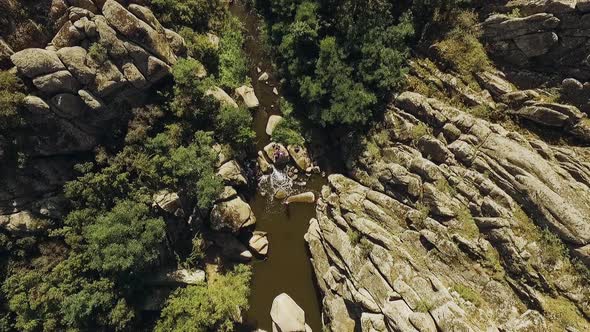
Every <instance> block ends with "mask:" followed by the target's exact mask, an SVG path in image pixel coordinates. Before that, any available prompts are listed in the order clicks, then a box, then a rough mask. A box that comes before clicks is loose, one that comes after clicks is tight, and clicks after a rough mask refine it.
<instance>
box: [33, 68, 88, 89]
mask: <svg viewBox="0 0 590 332" xmlns="http://www.w3.org/2000/svg"><path fill="white" fill-rule="evenodd" d="M33 84H34V85H35V86H36V87H37V89H39V90H40V91H42V92H44V93H47V94H50V95H52V94H56V93H58V92H77V91H78V87H79V83H78V81H77V80H76V79H75V78H74V77H73V76H72V74H71V73H70V72H69V71H67V70H60V71H56V72H55V73H51V74H47V75H43V76H38V77H36V78H35V79H33Z"/></svg>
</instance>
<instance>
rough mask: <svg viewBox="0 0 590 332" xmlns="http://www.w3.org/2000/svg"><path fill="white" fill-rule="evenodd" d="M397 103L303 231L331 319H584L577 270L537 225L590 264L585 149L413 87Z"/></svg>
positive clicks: (420, 322)
mask: <svg viewBox="0 0 590 332" xmlns="http://www.w3.org/2000/svg"><path fill="white" fill-rule="evenodd" d="M396 105H397V106H396V107H394V108H392V109H391V110H390V111H388V113H387V115H386V121H385V123H384V124H383V127H382V128H381V131H380V133H379V134H378V135H380V136H382V140H381V141H380V143H381V146H380V151H381V152H380V154H381V155H380V156H378V157H376V158H373V157H370V158H365V160H364V161H361V165H362V166H360V167H359V168H358V169H356V171H354V172H353V173H352V177H353V178H355V180H356V181H355V180H353V179H349V178H347V177H345V176H343V175H333V176H331V177H330V186H329V187H327V188H324V191H323V193H322V199H321V201H320V203H319V205H318V209H317V220H314V221H312V222H311V225H310V229H309V231H308V234H307V241H308V243H309V246H310V250H311V253H312V256H313V264H314V268H315V270H316V276H317V278H318V282H319V285H320V288H321V289H322V292H323V293H324V302H323V303H324V305H325V314H326V316H327V317H328V319H331V320H332V323H331V327H332V330H334V331H341V330H340V329H339V328H337V326H338V324H339V323H338V322H339V321H342V315H343V312H344V313H345V314H344V316H346V315H350V316H351V317H352V318H353V319H354V320H356V324H357V326H358V325H359V324H360V326H362V328H363V331H365V330H366V331H371V328H373V329H376V330H378V331H380V330H383V331H385V330H394V331H431V330H432V331H436V327H438V329H440V330H443V331H452V330H456V329H459V330H462V328H465V329H470V330H475V331H477V330H487V329H488V328H492V329H496V328H499V329H500V330H509V331H512V330H519V328H522V329H520V330H523V331H524V330H525V329H524V328H525V327H529V328H532V329H529V330H533V331H545V330H553V329H554V328H556V329H557V328H564V327H566V326H573V327H576V328H578V329H579V330H580V331H582V330H585V329H587V328H588V327H589V325H588V322H587V321H586V319H585V318H584V317H586V316H587V315H588V314H589V313H590V312H589V311H588V310H589V309H590V308H589V307H588V299H589V297H588V288H587V286H588V284H587V280H585V279H584V278H582V277H581V276H580V275H579V273H578V270H576V269H575V268H574V267H573V266H572V264H571V263H570V261H569V260H568V259H567V258H566V257H565V256H563V255H562V251H561V249H560V248H559V246H555V247H554V244H555V243H554V239H552V238H551V235H548V234H546V233H544V232H542V231H541V230H540V229H539V228H538V227H537V225H539V226H547V227H548V228H549V229H550V230H551V231H553V232H555V234H557V236H559V238H561V239H562V240H563V241H564V242H565V243H567V244H568V245H569V246H570V247H571V248H572V249H573V252H574V253H575V254H576V255H578V256H579V258H580V259H582V260H583V261H584V262H586V264H588V263H589V261H588V246H587V245H588V243H589V242H588V241H589V239H588V235H589V230H590V228H589V227H590V223H589V220H588V216H589V215H590V214H589V213H590V211H589V210H588V209H589V206H590V205H589V204H588V203H589V202H590V197H589V196H588V193H589V192H590V191H589V190H588V185H589V184H590V183H589V182H588V179H589V177H588V176H589V175H590V168H589V167H588V166H589V165H588V164H587V163H583V162H580V161H579V160H580V159H583V158H587V157H588V156H587V152H585V151H584V152H581V154H579V153H577V152H576V149H568V148H563V147H553V146H549V145H547V144H545V143H543V142H541V141H537V140H528V139H526V138H524V137H523V136H521V135H519V134H517V133H515V132H511V131H508V130H506V129H504V128H502V127H501V126H498V125H493V124H491V123H489V122H487V121H484V120H481V119H476V118H474V117H472V116H471V115H468V114H466V113H464V112H462V111H459V110H457V109H455V108H452V107H449V106H447V105H444V104H442V103H440V102H439V101H437V100H434V99H427V98H425V97H423V96H421V95H418V94H415V93H409V92H408V93H403V94H401V95H400V96H399V97H398V98H397V101H396ZM418 127H421V128H429V129H428V130H426V131H424V133H425V135H424V136H421V137H418V135H417V134H416V131H417V128H418ZM428 132H430V133H428ZM410 142H412V143H410ZM357 181H359V182H357ZM564 312H567V313H568V316H567V317H565V316H564V315H565V314H564ZM570 314H571V315H570ZM562 318H563V321H562V320H561V319H562ZM562 323H563V325H562ZM517 327H519V328H517Z"/></svg>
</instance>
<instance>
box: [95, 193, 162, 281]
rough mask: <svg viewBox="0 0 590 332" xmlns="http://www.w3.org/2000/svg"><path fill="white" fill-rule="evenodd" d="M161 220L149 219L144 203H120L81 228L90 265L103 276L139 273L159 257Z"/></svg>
mask: <svg viewBox="0 0 590 332" xmlns="http://www.w3.org/2000/svg"><path fill="white" fill-rule="evenodd" d="M164 234H165V229H164V221H163V220H162V219H160V218H158V219H154V218H150V217H149V210H148V207H147V206H146V205H145V204H142V203H137V202H132V201H122V202H120V203H118V204H117V205H116V206H115V207H114V208H113V209H112V210H111V211H109V212H108V213H106V214H104V215H101V216H99V217H98V218H97V219H96V222H95V223H92V224H89V225H87V226H85V227H84V228H83V236H84V238H85V239H86V241H87V243H88V247H87V249H86V253H87V254H88V255H89V256H90V266H91V267H92V268H94V269H96V270H98V271H103V272H105V273H113V274H118V273H130V272H132V271H142V270H143V269H145V268H146V267H148V266H150V265H152V264H153V263H155V262H156V261H157V259H158V257H159V249H160V244H161V243H162V241H163V240H164Z"/></svg>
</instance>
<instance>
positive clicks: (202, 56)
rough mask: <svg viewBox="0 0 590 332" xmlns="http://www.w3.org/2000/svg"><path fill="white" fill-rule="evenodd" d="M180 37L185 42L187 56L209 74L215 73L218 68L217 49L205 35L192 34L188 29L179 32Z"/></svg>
mask: <svg viewBox="0 0 590 332" xmlns="http://www.w3.org/2000/svg"><path fill="white" fill-rule="evenodd" d="M180 35H181V36H182V37H183V38H184V41H185V42H186V48H187V52H188V55H189V56H191V57H193V58H195V59H197V60H198V61H200V62H201V63H203V64H204V65H205V67H206V68H207V71H208V72H210V73H215V74H216V73H217V69H218V66H219V54H218V48H217V47H216V46H215V45H214V44H213V43H212V42H211V41H210V40H209V37H207V35H205V34H199V33H196V32H194V31H193V30H192V29H190V28H183V29H182V30H180Z"/></svg>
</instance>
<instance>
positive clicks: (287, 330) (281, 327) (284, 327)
mask: <svg viewBox="0 0 590 332" xmlns="http://www.w3.org/2000/svg"><path fill="white" fill-rule="evenodd" d="M270 317H271V318H272V330H273V331H281V332H305V331H311V328H310V327H309V326H307V324H305V312H304V311H303V309H301V307H300V306H298V305H297V303H295V301H293V299H292V298H291V297H290V296H289V295H287V294H285V293H282V294H280V295H279V296H277V297H275V299H274V300H273V301H272V307H271V309H270Z"/></svg>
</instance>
